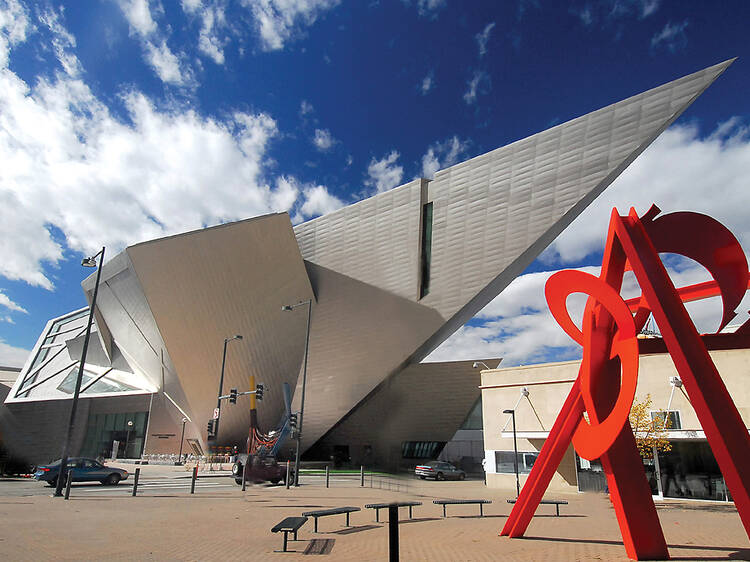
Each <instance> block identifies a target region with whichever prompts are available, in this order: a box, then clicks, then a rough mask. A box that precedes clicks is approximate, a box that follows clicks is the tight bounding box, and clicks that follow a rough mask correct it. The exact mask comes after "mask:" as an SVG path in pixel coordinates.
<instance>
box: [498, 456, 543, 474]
mask: <svg viewBox="0 0 750 562" xmlns="http://www.w3.org/2000/svg"><path fill="white" fill-rule="evenodd" d="M538 457H539V453H538V452H536V451H534V452H530V453H522V452H519V453H518V472H519V473H520V474H528V473H529V472H531V467H532V466H534V463H535V462H536V459H537V458H538ZM495 472H497V473H499V474H515V472H516V469H515V465H514V464H513V451H495Z"/></svg>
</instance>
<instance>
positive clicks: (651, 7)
mask: <svg viewBox="0 0 750 562" xmlns="http://www.w3.org/2000/svg"><path fill="white" fill-rule="evenodd" d="M660 2H661V0H641V17H642V18H647V17H648V16H650V15H653V14H655V13H656V11H657V10H658V9H659V4H660Z"/></svg>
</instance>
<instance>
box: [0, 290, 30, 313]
mask: <svg viewBox="0 0 750 562" xmlns="http://www.w3.org/2000/svg"><path fill="white" fill-rule="evenodd" d="M0 306H4V307H5V308H7V309H8V310H12V311H14V312H23V313H24V314H28V313H29V312H28V311H27V310H26V309H25V308H24V307H22V306H21V305H19V304H17V303H15V302H13V301H12V300H11V299H10V298H9V297H8V295H6V294H5V293H3V292H2V291H0Z"/></svg>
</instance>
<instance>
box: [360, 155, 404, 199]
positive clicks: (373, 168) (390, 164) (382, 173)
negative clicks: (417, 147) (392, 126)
mask: <svg viewBox="0 0 750 562" xmlns="http://www.w3.org/2000/svg"><path fill="white" fill-rule="evenodd" d="M399 156H400V155H399V153H398V152H396V151H395V150H392V151H391V152H390V154H388V155H387V156H384V157H383V158H381V159H380V160H375V158H374V157H373V158H372V160H370V164H369V165H368V166H367V175H368V178H369V179H367V180H365V184H366V185H369V186H371V187H374V188H375V190H376V192H377V193H382V192H383V191H388V190H389V189H392V188H394V187H396V186H397V185H399V184H400V183H401V179H402V178H403V177H404V169H403V168H402V167H401V166H399V165H398V164H396V161H397V160H398V157H399Z"/></svg>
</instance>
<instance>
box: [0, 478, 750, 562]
mask: <svg viewBox="0 0 750 562" xmlns="http://www.w3.org/2000/svg"><path fill="white" fill-rule="evenodd" d="M127 468H128V469H129V470H131V469H133V467H132V466H129V467H127ZM187 476H188V472H187V471H186V470H185V469H184V468H180V467H156V466H147V467H143V470H142V474H141V481H142V483H143V486H139V495H138V497H132V496H131V495H130V491H131V489H132V488H131V485H132V477H131V478H129V479H128V481H127V482H125V483H122V484H121V485H120V486H117V487H104V486H100V485H98V484H96V485H75V486H74V487H73V489H72V492H71V498H70V500H68V501H65V500H63V499H60V498H52V497H50V493H51V489H50V488H47V487H45V486H44V485H43V484H41V483H38V482H34V481H23V480H4V481H1V482H0V516H1V517H2V525H1V526H0V556H2V558H3V559H4V560H35V561H39V560H103V559H106V560H252V561H256V560H257V561H260V560H300V559H303V557H306V556H310V555H312V554H305V551H308V552H309V551H313V550H322V551H323V552H324V554H323V555H322V556H324V557H325V558H324V559H327V560H331V561H333V560H346V561H349V560H364V561H368V560H387V559H388V526H387V523H384V522H383V521H384V520H387V511H382V512H381V517H380V519H381V522H380V523H376V521H375V513H374V511H373V510H370V509H364V505H365V504H367V503H376V502H384V501H421V502H422V503H423V505H421V506H418V507H415V508H414V519H412V520H409V519H408V511H407V510H406V509H405V508H402V510H401V524H400V526H399V535H400V553H401V560H405V561H411V560H419V561H430V562H432V561H443V560H444V561H450V562H454V561H463V560H466V561H469V560H476V561H479V560H487V561H491V560H523V561H524V562H527V561H530V560H627V558H626V556H625V551H624V548H623V546H622V541H621V537H620V532H619V528H618V526H617V522H616V520H615V515H614V511H613V509H612V506H611V504H610V502H609V499H608V497H607V496H606V495H602V494H570V495H562V494H558V495H554V498H555V499H565V500H567V501H568V502H569V505H563V506H561V515H560V517H556V516H555V509H554V506H550V505H543V506H540V509H539V510H538V513H537V516H536V517H535V518H534V520H533V522H532V523H531V525H530V526H529V529H528V536H527V537H526V538H524V539H508V538H507V537H499V536H498V533H499V531H500V529H501V527H502V526H503V524H504V523H505V520H506V517H507V515H508V513H509V512H510V508H511V506H510V505H509V504H507V503H506V499H508V498H511V497H513V495H514V494H513V492H514V490H493V489H488V488H486V487H485V486H484V484H483V483H482V482H481V481H477V480H470V481H465V482H432V481H421V480H418V479H413V478H408V477H404V478H387V477H381V476H373V477H372V478H370V477H367V478H366V486H365V487H360V481H359V477H358V476H332V477H331V488H328V489H326V488H325V484H324V479H323V478H322V477H307V476H303V485H302V486H300V487H299V488H297V489H295V488H291V489H289V490H287V489H286V488H285V487H284V486H270V485H252V486H248V488H247V491H246V492H244V493H243V492H242V491H241V489H240V487H239V486H236V485H235V484H234V482H233V481H232V479H231V478H230V476H229V475H228V474H227V473H221V472H202V473H201V478H200V479H199V480H198V485H197V487H196V492H195V494H194V495H190V493H189V491H190V479H189V478H188V477H187ZM549 497H553V496H552V495H550V496H549ZM440 498H454V499H461V498H464V499H473V498H486V499H490V500H492V501H493V503H492V504H491V505H486V506H485V507H484V514H485V515H484V517H479V509H478V507H477V506H476V505H454V506H448V517H447V518H443V517H442V508H441V507H440V506H439V505H434V504H433V503H432V500H433V499H440ZM341 506H356V507H361V508H362V511H360V512H355V513H352V515H351V527H349V528H347V527H345V526H344V524H345V517H344V516H343V515H336V516H330V517H324V518H321V519H320V520H319V522H318V525H319V533H317V534H315V533H313V521H312V518H311V519H310V520H309V521H308V522H307V524H306V525H305V526H304V527H302V529H301V530H300V532H299V537H298V538H299V540H298V541H296V542H294V541H290V542H289V548H290V550H295V551H296V552H295V553H287V554H282V553H276V552H274V551H275V550H278V549H280V548H281V546H282V534H281V533H279V534H272V533H271V532H270V529H271V527H272V526H274V525H275V524H276V523H278V522H279V521H281V520H282V519H283V518H285V517H288V516H298V515H300V514H301V513H302V512H303V511H310V510H315V509H322V508H328V507H341ZM658 512H659V517H660V519H661V523H662V526H663V528H664V533H665V536H666V539H667V544H668V545H669V550H670V554H671V556H672V559H673V560H748V559H750V541H748V538H747V535H746V534H745V531H744V529H743V527H742V524H741V523H740V520H739V517H738V516H737V512H736V511H735V509H734V506H733V505H731V504H719V503H707V502H689V501H686V502H662V503H659V504H658ZM312 541H315V542H312ZM305 559H307V558H305Z"/></svg>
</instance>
